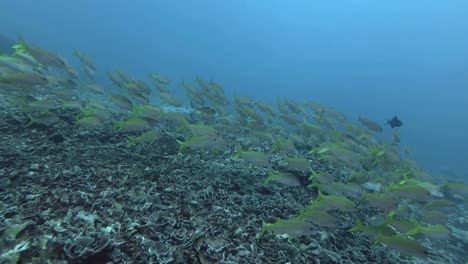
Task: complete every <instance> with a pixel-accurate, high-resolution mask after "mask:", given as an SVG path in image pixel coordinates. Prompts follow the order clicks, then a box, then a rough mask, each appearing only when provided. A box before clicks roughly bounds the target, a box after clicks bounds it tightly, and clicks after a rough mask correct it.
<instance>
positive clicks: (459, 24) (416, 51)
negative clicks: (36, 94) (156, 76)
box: [0, 0, 468, 175]
mask: <svg viewBox="0 0 468 264" xmlns="http://www.w3.org/2000/svg"><path fill="white" fill-rule="evenodd" d="M466 10H468V2H467V1H461V0H452V1H422V0H413V1H401V0H393V1H369V0H360V1H351V0H350V1H277V0H264V1H247V0H242V1H241V0H238V1H215V0H210V1H208V0H206V1H155V0H153V1H149V0H140V1H123V0H114V1H95V0H81V1H60V0H41V1H28V0H3V1H1V2H0V26H1V33H2V34H4V35H7V36H10V37H16V36H17V35H18V34H20V35H22V36H24V37H25V38H26V39H27V40H28V41H29V42H31V43H34V44H37V45H39V46H42V47H44V48H47V49H49V50H52V51H55V52H58V53H59V54H61V55H63V56H65V57H67V58H69V59H72V56H71V53H72V51H73V49H74V48H77V49H79V50H81V51H83V52H85V53H86V54H88V55H89V56H90V57H91V58H93V59H94V60H95V61H96V63H97V64H98V76H99V78H100V80H101V81H102V82H106V83H109V81H108V80H107V78H106V76H105V73H106V71H109V70H115V69H117V68H119V69H123V70H125V71H127V72H128V73H129V74H130V75H132V76H135V77H136V78H144V77H146V75H147V73H148V72H150V71H152V72H154V71H159V72H161V73H163V74H165V75H167V76H170V77H171V79H172V80H173V81H174V82H175V83H179V82H180V81H181V80H182V79H186V80H187V79H193V78H194V77H195V75H197V74H198V75H200V76H202V77H203V78H206V79H210V78H213V79H215V80H216V81H217V82H219V83H221V84H223V86H224V87H225V88H226V90H227V91H228V93H230V94H232V95H234V94H243V95H249V96H252V97H254V98H256V99H263V100H266V101H271V102H273V101H275V100H276V97H277V96H286V97H288V98H291V99H295V100H297V101H299V102H301V101H303V100H304V99H309V100H312V101H316V102H320V103H324V104H326V105H330V106H333V107H335V108H336V109H338V110H340V111H342V112H344V113H346V114H347V116H348V117H349V118H350V119H356V118H357V116H358V115H363V116H365V117H368V118H371V119H374V120H378V121H380V122H381V123H384V122H385V120H386V119H389V118H391V117H392V116H393V115H398V116H399V117H400V118H401V119H402V120H403V121H404V123H405V124H404V127H403V128H402V129H401V131H400V133H401V137H402V143H403V145H408V146H411V148H412V150H413V152H412V155H413V157H414V158H416V159H417V160H418V161H420V162H421V163H422V164H424V165H425V167H426V168H428V169H430V170H433V171H439V170H441V169H444V170H450V171H454V172H455V173H456V174H458V175H466V174H467V172H468V156H467V154H466V150H467V149H468V106H467V105H468V71H467V69H468V67H467V66H468V16H467V15H466ZM177 88H178V87H174V89H177ZM387 130H388V129H387ZM382 137H383V138H385V139H388V140H390V138H391V135H390V132H389V130H388V131H387V133H384V135H383V136H382Z"/></svg>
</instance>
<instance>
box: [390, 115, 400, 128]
mask: <svg viewBox="0 0 468 264" xmlns="http://www.w3.org/2000/svg"><path fill="white" fill-rule="evenodd" d="M387 124H389V125H390V126H391V127H392V128H395V127H401V126H403V122H402V121H401V120H400V119H398V117H397V116H394V117H393V118H392V119H391V120H388V121H387Z"/></svg>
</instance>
